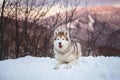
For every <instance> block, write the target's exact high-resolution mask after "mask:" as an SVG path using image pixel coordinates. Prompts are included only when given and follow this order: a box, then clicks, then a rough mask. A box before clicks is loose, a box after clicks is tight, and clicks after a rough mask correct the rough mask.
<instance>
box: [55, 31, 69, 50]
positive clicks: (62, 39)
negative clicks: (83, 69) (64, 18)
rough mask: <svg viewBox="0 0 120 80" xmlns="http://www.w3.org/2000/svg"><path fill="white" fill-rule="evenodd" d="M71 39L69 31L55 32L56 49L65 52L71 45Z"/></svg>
mask: <svg viewBox="0 0 120 80" xmlns="http://www.w3.org/2000/svg"><path fill="white" fill-rule="evenodd" d="M70 42H71V41H70V37H69V32H68V30H61V31H58V30H57V31H55V32H54V47H55V48H56V49H58V50H60V51H64V50H65V49H66V48H67V47H68V46H69V44H70Z"/></svg>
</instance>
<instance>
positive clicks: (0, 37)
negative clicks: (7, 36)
mask: <svg viewBox="0 0 120 80" xmlns="http://www.w3.org/2000/svg"><path fill="white" fill-rule="evenodd" d="M5 3H6V0H3V3H2V8H1V9H2V10H1V17H0V58H2V54H3V53H4V48H3V47H4V46H3V45H4V41H3V40H4V35H3V34H4V26H3V18H4V8H5Z"/></svg>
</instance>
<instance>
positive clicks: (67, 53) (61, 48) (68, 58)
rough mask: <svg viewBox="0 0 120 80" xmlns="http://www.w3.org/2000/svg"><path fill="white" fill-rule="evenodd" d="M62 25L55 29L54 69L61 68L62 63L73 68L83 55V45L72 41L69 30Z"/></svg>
mask: <svg viewBox="0 0 120 80" xmlns="http://www.w3.org/2000/svg"><path fill="white" fill-rule="evenodd" d="M65 26H66V25H62V26H60V27H58V28H56V29H55V31H54V48H53V50H54V54H55V59H56V65H55V68H54V69H59V67H60V64H66V66H65V68H67V69H68V68H71V67H72V65H73V64H75V63H76V61H77V59H78V58H79V56H81V55H82V52H81V45H80V44H79V43H78V42H75V41H72V40H71V39H70V36H69V31H68V30H67V29H66V28H65Z"/></svg>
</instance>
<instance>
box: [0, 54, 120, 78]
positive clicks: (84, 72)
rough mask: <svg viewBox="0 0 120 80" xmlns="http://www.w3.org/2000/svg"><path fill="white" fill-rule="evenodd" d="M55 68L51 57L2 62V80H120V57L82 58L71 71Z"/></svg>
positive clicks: (0, 63) (0, 69)
mask: <svg viewBox="0 0 120 80" xmlns="http://www.w3.org/2000/svg"><path fill="white" fill-rule="evenodd" d="M54 66H55V59H53V58H49V57H46V58H45V57H41V58H40V57H32V56H26V57H23V58H18V59H8V60H4V61H0V80H120V57H103V56H101V57H81V58H79V59H78V63H77V64H76V65H73V66H72V68H70V69H65V68H64V66H65V64H63V65H61V68H60V69H59V70H54Z"/></svg>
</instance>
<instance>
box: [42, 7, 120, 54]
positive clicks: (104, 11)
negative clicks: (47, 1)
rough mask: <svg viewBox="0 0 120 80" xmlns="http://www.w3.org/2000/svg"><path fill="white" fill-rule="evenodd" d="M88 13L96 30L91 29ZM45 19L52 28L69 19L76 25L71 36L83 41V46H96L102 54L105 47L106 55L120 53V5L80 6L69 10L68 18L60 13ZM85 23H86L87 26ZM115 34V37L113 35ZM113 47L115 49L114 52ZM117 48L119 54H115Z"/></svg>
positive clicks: (71, 31) (71, 30)
mask: <svg viewBox="0 0 120 80" xmlns="http://www.w3.org/2000/svg"><path fill="white" fill-rule="evenodd" d="M72 13H73V14H72ZM88 15H91V16H92V18H93V19H94V21H95V22H94V24H93V28H94V31H91V30H90V29H89V26H88V23H89V19H88ZM44 20H45V21H44ZM44 20H42V21H43V23H44V24H49V25H50V26H51V29H55V27H57V26H59V25H62V24H65V22H66V20H67V22H71V24H73V25H74V26H75V28H74V29H72V28H71V29H70V33H71V37H72V38H73V39H76V40H77V41H79V42H81V44H82V46H85V47H87V46H88V45H89V46H91V47H93V46H94V47H95V48H97V50H98V52H101V55H103V54H104V51H105V49H107V50H108V52H105V54H106V55H108V54H109V55H120V37H119V36H120V34H119V32H118V31H119V30H120V22H119V21H120V7H112V6H95V7H88V8H81V7H80V8H76V10H75V11H74V10H70V11H68V12H67V19H66V13H60V14H56V15H53V16H50V17H48V18H46V19H44ZM46 21H47V23H46ZM84 24H86V26H85V25H84ZM69 28H70V27H69ZM87 29H88V30H87ZM113 35H114V37H112V36H113ZM114 42H115V43H114ZM112 49H114V51H113V52H112ZM115 50H116V51H118V53H119V54H115ZM109 52H111V53H109ZM113 53H114V54H113Z"/></svg>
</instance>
